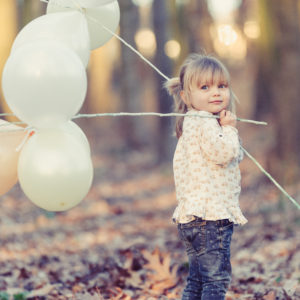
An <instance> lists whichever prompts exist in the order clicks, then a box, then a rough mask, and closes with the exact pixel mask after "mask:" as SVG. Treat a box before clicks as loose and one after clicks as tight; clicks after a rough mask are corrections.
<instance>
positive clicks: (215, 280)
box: [178, 218, 233, 300]
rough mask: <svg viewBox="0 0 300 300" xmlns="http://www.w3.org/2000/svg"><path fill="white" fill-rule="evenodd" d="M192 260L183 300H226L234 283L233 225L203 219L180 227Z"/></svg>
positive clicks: (180, 234) (227, 222)
mask: <svg viewBox="0 0 300 300" xmlns="http://www.w3.org/2000/svg"><path fill="white" fill-rule="evenodd" d="M178 232H179V236H180V239H181V240H182V241H183V242H184V244H185V247H186V251H187V254H188V257H189V275H188V278H187V285H186V287H185V289H184V292H183V295H182V300H194V299H199V300H224V299H225V294H226V291H227V289H228V286H229V284H230V281H231V263H230V243H231V236H232V233H233V223H232V222H230V221H229V220H227V219H226V220H218V221H205V220H202V219H200V218H196V220H194V221H192V222H190V223H187V224H178Z"/></svg>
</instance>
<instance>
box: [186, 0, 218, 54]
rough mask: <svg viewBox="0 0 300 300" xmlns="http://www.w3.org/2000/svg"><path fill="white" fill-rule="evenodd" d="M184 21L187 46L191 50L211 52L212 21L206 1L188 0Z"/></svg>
mask: <svg viewBox="0 0 300 300" xmlns="http://www.w3.org/2000/svg"><path fill="white" fill-rule="evenodd" d="M185 21H186V22H187V27H188V31H189V33H188V37H189V48H190V51H191V52H196V53H202V52H204V53H212V52H213V45H212V39H211V37H210V30H209V29H210V26H211V24H212V23H213V21H212V17H211V15H210V13H209V11H208V7H207V2H206V1H199V0H198V1H190V2H189V4H187V5H186V10H185Z"/></svg>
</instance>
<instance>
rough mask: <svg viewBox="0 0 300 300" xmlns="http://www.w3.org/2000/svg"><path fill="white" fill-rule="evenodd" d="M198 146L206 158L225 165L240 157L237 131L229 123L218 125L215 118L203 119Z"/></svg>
mask: <svg viewBox="0 0 300 300" xmlns="http://www.w3.org/2000/svg"><path fill="white" fill-rule="evenodd" d="M200 148H201V150H202V152H203V155H204V156H205V157H206V158H207V159H208V160H210V161H212V162H214V163H215V164H218V165H227V164H229V163H230V162H231V161H232V160H233V159H236V158H239V157H240V142H239V136H238V131H237V129H236V128H235V127H233V126H231V125H229V124H228V125H227V124H226V125H224V126H220V125H219V123H218V121H217V120H215V119H205V120H203V121H202V126H201V129H200Z"/></svg>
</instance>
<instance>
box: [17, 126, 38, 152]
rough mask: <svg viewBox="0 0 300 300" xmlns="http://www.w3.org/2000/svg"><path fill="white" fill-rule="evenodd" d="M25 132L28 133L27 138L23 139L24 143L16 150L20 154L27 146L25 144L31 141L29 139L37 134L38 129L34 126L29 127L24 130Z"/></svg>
mask: <svg viewBox="0 0 300 300" xmlns="http://www.w3.org/2000/svg"><path fill="white" fill-rule="evenodd" d="M24 131H27V133H26V135H25V137H24V138H23V140H22V142H21V143H20V145H19V146H18V147H17V148H16V151H17V152H19V151H20V150H21V149H22V148H23V146H24V145H25V143H26V142H27V140H28V139H29V137H30V136H31V135H32V134H33V133H34V132H36V129H35V128H34V127H32V126H28V127H26V128H24Z"/></svg>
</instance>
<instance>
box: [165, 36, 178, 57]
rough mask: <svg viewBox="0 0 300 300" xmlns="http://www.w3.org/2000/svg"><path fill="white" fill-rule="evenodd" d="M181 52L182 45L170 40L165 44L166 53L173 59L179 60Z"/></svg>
mask: <svg viewBox="0 0 300 300" xmlns="http://www.w3.org/2000/svg"><path fill="white" fill-rule="evenodd" d="M180 52H181V46H180V44H179V43H178V42H177V41H175V40H170V41H168V42H167V43H166V44H165V53H166V54H167V55H168V56H169V57H170V58H172V59H176V58H178V56H179V54H180Z"/></svg>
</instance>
